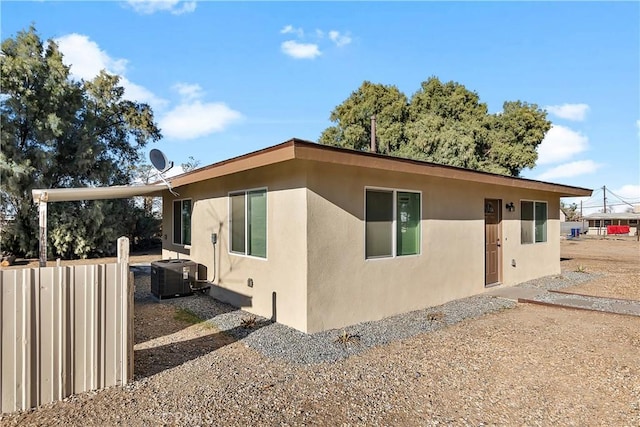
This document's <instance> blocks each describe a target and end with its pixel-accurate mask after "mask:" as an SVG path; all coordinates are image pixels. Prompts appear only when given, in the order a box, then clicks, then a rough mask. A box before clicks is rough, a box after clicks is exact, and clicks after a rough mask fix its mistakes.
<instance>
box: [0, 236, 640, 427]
mask: <svg viewBox="0 0 640 427" xmlns="http://www.w3.org/2000/svg"><path fill="white" fill-rule="evenodd" d="M602 245H607V246H594V247H591V249H590V250H591V251H593V250H595V249H598V250H602V249H603V248H604V249H607V250H611V251H612V253H614V252H618V253H619V254H621V255H625V254H626V255H629V254H631V257H633V256H637V252H633V251H637V247H635V246H633V245H631V246H629V247H626V249H625V248H623V250H622V251H621V250H620V249H621V246H615V247H614V248H613V249H611V248H610V247H609V245H611V243H610V242H606V241H605V242H604V243H603V244H602ZM585 247H586V246H585ZM594 248H595V249H594ZM629 251H632V252H629ZM570 262H575V263H578V262H580V263H583V264H584V265H585V266H586V268H587V271H588V272H589V273H588V274H584V273H580V274H569V273H573V272H572V271H569V272H563V274H562V275H561V276H557V277H556V278H545V279H542V280H540V281H537V283H532V282H529V283H527V284H526V286H533V287H540V288H541V289H543V288H544V289H546V287H548V286H550V287H555V286H558V288H560V287H562V288H565V289H576V290H580V289H581V288H584V287H585V286H590V283H592V282H593V281H594V280H592V281H588V279H590V278H594V277H595V276H596V275H598V274H603V277H604V276H606V277H609V273H607V271H602V270H599V267H598V265H599V264H598V263H597V262H594V261H590V260H589V258H588V257H587V258H580V257H579V256H576V257H574V258H573V259H572V260H571V261H570ZM616 262H618V263H619V266H622V265H623V264H620V262H619V261H615V260H613V261H610V262H609V263H614V264H615V263H616ZM563 263H565V261H563ZM614 267H615V266H614ZM614 267H611V268H612V269H614V270H615V271H623V270H624V269H622V268H618V269H615V268H614ZM625 271H626V270H625ZM616 274H617V273H616ZM620 274H621V275H620V276H616V277H617V278H618V279H619V280H621V281H628V280H629V279H631V276H624V274H626V273H620ZM629 274H633V270H629ZM143 277H144V275H143V274H142V275H139V276H138V278H139V279H140V280H139V281H138V283H140V286H139V288H140V289H138V290H137V291H138V292H137V294H136V319H135V327H136V354H135V363H136V372H137V376H136V378H137V379H136V380H135V381H134V382H133V383H131V384H129V385H127V386H126V387H112V388H109V389H106V390H101V391H98V392H90V393H83V394H80V395H76V396H72V397H70V398H68V399H65V401H62V402H56V403H52V404H49V405H44V406H43V407H41V408H38V409H36V410H31V411H25V412H21V413H15V414H11V415H4V416H2V417H1V418H0V422H1V423H2V425H3V426H4V425H7V426H9V425H11V426H14V425H20V426H22V425H85V426H91V425H102V426H104V425H133V426H138V425H140V426H142V425H185V426H187V425H188V426H195V425H241V426H245V425H256V426H260V425H410V426H412V425H420V426H436V425H438V426H441V425H462V426H467V425H468V426H481V425H536V426H537V425H545V426H546V425H549V426H556V425H567V426H572V425H574V426H583V425H607V426H632V425H633V426H635V425H640V368H639V366H638V350H639V348H640V318H638V317H632V316H620V315H615V314H609V313H598V312H588V311H575V310H560V309H556V308H550V307H544V306H536V305H530V304H514V303H511V302H509V301H506V300H501V299H496V298H490V297H487V296H481V297H474V298H467V299H464V300H460V301H456V302H454V303H450V304H445V305H443V306H440V307H437V308H433V309H430V310H422V311H418V312H413V313H410V314H408V315H406V316H396V317H394V318H392V319H386V320H384V321H381V322H369V323H366V324H361V325H357V326H356V327H353V328H347V331H348V332H349V333H351V334H354V335H356V334H357V335H360V343H359V344H358V343H357V341H355V340H354V341H353V342H351V343H349V344H348V345H347V346H346V349H345V348H344V346H342V345H337V344H336V343H335V342H333V341H334V340H335V334H337V333H339V332H341V331H334V332H333V334H328V335H326V336H323V334H314V335H312V336H310V337H308V338H306V339H307V340H308V341H304V340H301V341H297V340H298V339H299V338H298V335H302V334H299V333H297V332H295V331H291V330H290V329H289V328H284V327H282V326H279V325H276V324H269V323H268V322H264V323H263V324H260V325H259V326H260V327H259V328H256V329H254V330H244V329H243V328H241V327H238V324H239V322H241V321H242V320H243V318H245V317H246V316H248V315H247V314H246V313H243V312H242V311H239V310H235V309H233V308H230V307H229V306H226V305H224V304H217V303H213V304H212V303H211V301H208V299H205V298H202V297H192V298H181V299H174V300H163V301H162V302H161V303H158V302H157V301H154V300H153V299H152V298H151V297H150V296H149V294H148V292H147V291H146V290H144V287H145V286H148V285H144V283H143V281H144V279H143ZM625 277H626V279H625ZM585 280H586V281H585ZM595 280H600V279H598V278H596V279H595ZM607 286H608V288H607V289H608V292H609V291H610V292H613V293H616V292H618V293H619V292H621V289H623V291H624V292H626V290H624V289H628V288H621V287H616V285H615V284H614V283H610V284H609V285H607ZM596 290H597V289H596ZM188 301H191V303H190V304H189V305H188V307H189V308H190V309H191V310H193V311H194V312H198V313H200V314H201V315H202V316H203V317H204V318H207V319H209V320H208V321H207V322H201V323H196V324H191V323H189V322H186V321H184V320H180V319H179V318H178V317H177V316H175V313H177V312H179V310H177V309H179V308H181V307H185V306H184V305H183V304H187V302H188ZM508 307H513V308H510V309H507V308H508ZM484 312H489V313H488V314H485V315H483V314H482V313H484ZM414 323H415V324H417V325H419V326H415V325H413V324H414ZM270 328H271V329H270ZM275 328H281V329H280V330H279V331H278V330H277V329H275ZM410 328H415V329H413V330H412V332H408V330H409V329H410ZM274 331H277V333H273V332H274ZM269 341H273V342H269ZM289 341H290V342H289ZM292 343H297V345H290V344H292ZM294 347H297V348H294ZM300 347H305V348H300ZM347 355H348V356H349V357H345V356H347ZM322 360H324V361H322Z"/></svg>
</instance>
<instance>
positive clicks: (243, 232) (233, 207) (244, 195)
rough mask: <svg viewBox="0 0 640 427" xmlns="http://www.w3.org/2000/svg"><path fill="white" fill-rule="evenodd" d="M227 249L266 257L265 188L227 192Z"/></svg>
mask: <svg viewBox="0 0 640 427" xmlns="http://www.w3.org/2000/svg"><path fill="white" fill-rule="evenodd" d="M229 203H230V215H229V228H230V234H231V242H230V245H229V251H230V252H231V253H234V254H239V255H249V256H254V257H258V258H266V257H267V190H266V189H260V190H248V191H238V192H234V193H231V194H229Z"/></svg>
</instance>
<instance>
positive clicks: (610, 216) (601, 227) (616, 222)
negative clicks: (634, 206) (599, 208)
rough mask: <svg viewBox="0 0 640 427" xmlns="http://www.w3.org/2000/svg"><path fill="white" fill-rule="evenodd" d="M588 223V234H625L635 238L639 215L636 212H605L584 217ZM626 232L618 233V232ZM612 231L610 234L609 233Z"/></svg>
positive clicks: (639, 220)
mask: <svg viewBox="0 0 640 427" xmlns="http://www.w3.org/2000/svg"><path fill="white" fill-rule="evenodd" d="M584 219H585V221H588V224H589V228H588V233H589V234H595V235H603V236H604V235H607V234H626V235H628V236H635V235H636V233H637V232H638V224H640V213H637V212H607V213H593V214H589V215H586V216H585V217H584ZM612 227H613V228H612ZM621 230H622V231H626V232H622V233H621V232H620V231H621ZM609 231H612V233H609Z"/></svg>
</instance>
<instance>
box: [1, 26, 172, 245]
mask: <svg viewBox="0 0 640 427" xmlns="http://www.w3.org/2000/svg"><path fill="white" fill-rule="evenodd" d="M0 69H1V75H0V79H1V80H0V83H1V98H0V112H1V126H2V128H1V134H2V135H1V142H2V150H1V152H0V197H1V198H2V203H1V206H2V215H3V217H4V218H12V219H13V220H12V221H10V225H9V226H7V227H5V228H3V230H2V236H1V238H2V246H3V248H2V249H3V250H11V251H13V252H14V253H16V254H18V255H23V256H34V255H35V254H36V253H37V242H38V240H37V236H38V225H37V207H36V206H35V205H34V204H33V202H32V198H31V189H33V188H60V187H81V186H104V185H121V184H128V183H130V182H131V180H132V177H133V175H134V172H135V165H136V164H137V163H138V162H139V160H140V155H141V148H142V147H144V146H145V145H146V144H147V143H148V142H149V141H155V140H158V139H159V138H160V131H159V130H158V128H157V127H156V125H155V123H154V119H153V112H152V110H151V108H150V107H149V106H148V105H146V104H142V103H136V102H132V101H129V100H126V99H124V97H123V95H124V89H123V88H122V87H121V86H120V85H119V81H118V77H117V76H113V75H109V74H107V73H106V72H104V71H103V72H101V73H100V74H99V75H98V76H97V77H96V78H95V79H93V80H92V81H75V80H72V79H71V78H70V75H69V68H68V67H67V66H65V65H64V64H63V61H62V53H61V52H60V51H59V49H58V46H57V45H56V44H55V43H54V42H53V41H52V40H49V41H48V42H46V44H45V43H43V41H42V40H41V39H40V37H39V35H38V34H37V32H36V30H35V28H34V27H31V28H29V29H28V30H27V31H21V32H19V33H18V34H17V36H16V37H15V38H8V39H6V40H3V41H2V53H1V55H0ZM134 208H135V206H134V204H133V202H132V201H129V200H108V201H91V202H73V203H52V204H50V206H49V230H50V233H49V247H50V248H51V250H52V254H53V255H55V256H63V257H71V256H76V257H86V256H89V255H92V254H102V253H109V252H111V250H112V248H113V246H112V245H113V243H114V242H115V240H116V239H117V237H118V236H119V235H123V234H124V235H130V234H131V230H132V229H133V228H134V224H135V217H134V215H135V212H134V211H135V209H134Z"/></svg>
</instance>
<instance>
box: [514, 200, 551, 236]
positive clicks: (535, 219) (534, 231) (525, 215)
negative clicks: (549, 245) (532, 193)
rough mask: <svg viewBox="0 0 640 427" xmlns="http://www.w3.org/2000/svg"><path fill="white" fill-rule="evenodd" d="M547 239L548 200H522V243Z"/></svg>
mask: <svg viewBox="0 0 640 427" xmlns="http://www.w3.org/2000/svg"><path fill="white" fill-rule="evenodd" d="M546 241H547V202H535V201H528V200H522V201H520V243H521V244H531V243H543V242H546Z"/></svg>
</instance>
